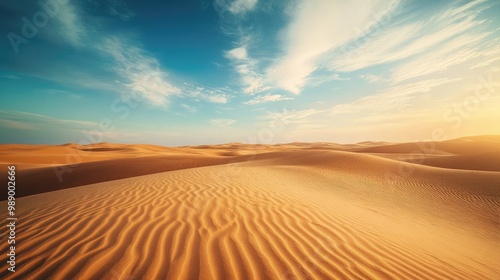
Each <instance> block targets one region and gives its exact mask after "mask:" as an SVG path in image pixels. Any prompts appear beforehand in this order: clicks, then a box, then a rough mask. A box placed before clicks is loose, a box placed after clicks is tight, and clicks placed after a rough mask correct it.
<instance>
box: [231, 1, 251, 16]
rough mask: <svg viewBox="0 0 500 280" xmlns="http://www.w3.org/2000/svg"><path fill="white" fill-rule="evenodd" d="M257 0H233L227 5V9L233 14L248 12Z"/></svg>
mask: <svg viewBox="0 0 500 280" xmlns="http://www.w3.org/2000/svg"><path fill="white" fill-rule="evenodd" d="M256 4H257V0H234V1H233V2H232V3H231V5H229V11H231V13H233V14H242V13H246V12H249V11H251V10H253V9H254V8H255V5H256Z"/></svg>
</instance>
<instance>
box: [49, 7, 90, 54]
mask: <svg viewBox="0 0 500 280" xmlns="http://www.w3.org/2000/svg"><path fill="white" fill-rule="evenodd" d="M54 3H56V4H55V6H57V9H58V10H57V13H55V19H56V21H57V22H58V24H57V25H56V26H57V28H58V33H59V38H61V39H64V40H66V41H67V42H69V43H70V44H72V45H73V46H82V44H83V42H82V40H83V39H84V37H85V36H87V35H88V32H87V28H86V26H85V24H84V21H82V19H81V15H80V12H79V9H78V7H77V6H76V5H77V4H76V3H75V2H74V1H70V0H58V1H55V2H54Z"/></svg>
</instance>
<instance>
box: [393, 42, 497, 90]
mask: <svg viewBox="0 0 500 280" xmlns="http://www.w3.org/2000/svg"><path fill="white" fill-rule="evenodd" d="M486 35H487V34H474V35H468V34H466V35H461V36H458V37H456V38H455V39H453V40H451V41H449V42H447V43H445V44H444V45H441V46H440V47H438V48H436V49H434V50H433V51H432V52H429V53H427V54H423V55H421V56H418V57H416V58H415V59H413V60H411V61H409V62H407V63H405V64H403V65H401V66H399V67H397V68H396V69H394V70H393V73H392V75H391V80H392V83H399V82H402V81H405V80H408V79H411V78H415V77H420V76H425V75H429V74H434V73H439V72H442V71H444V70H447V69H448V68H450V67H452V66H454V65H457V64H460V63H463V62H466V61H469V60H472V59H474V58H477V57H479V56H480V54H481V51H480V50H479V49H478V46H477V45H476V44H477V43H479V42H480V41H481V40H483V39H484V38H485V37H486Z"/></svg>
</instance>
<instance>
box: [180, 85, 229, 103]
mask: <svg viewBox="0 0 500 280" xmlns="http://www.w3.org/2000/svg"><path fill="white" fill-rule="evenodd" d="M183 91H184V92H185V94H184V95H185V96H186V97H189V98H190V99H192V100H193V101H206V102H210V103H219V104H226V103H228V102H229V100H230V99H231V97H232V96H231V94H229V93H228V92H227V90H225V89H221V88H209V87H205V86H199V85H192V84H189V83H185V84H184V87H183Z"/></svg>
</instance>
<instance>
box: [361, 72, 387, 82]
mask: <svg viewBox="0 0 500 280" xmlns="http://www.w3.org/2000/svg"><path fill="white" fill-rule="evenodd" d="M359 77H360V78H362V79H365V80H367V81H368V82H369V83H370V84H375V83H379V82H382V81H383V80H384V78H383V77H382V76H379V75H373V74H364V75H361V76H359Z"/></svg>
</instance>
